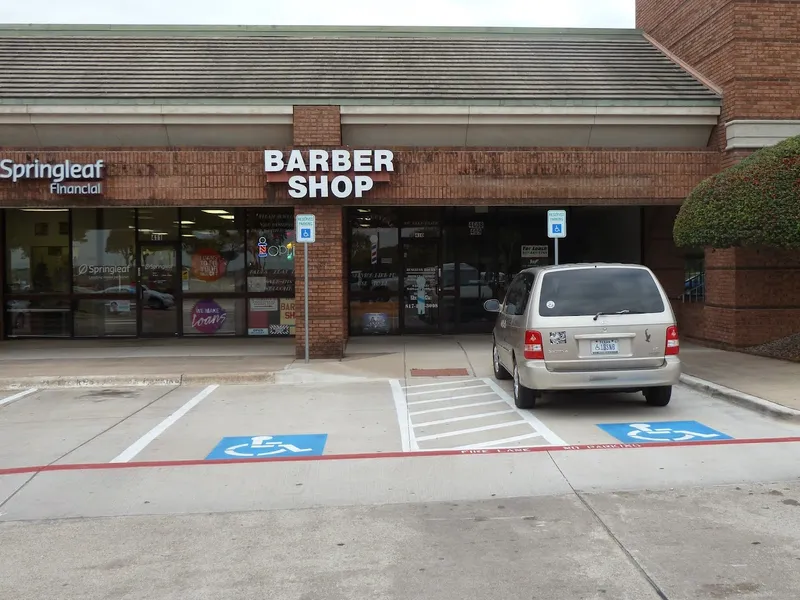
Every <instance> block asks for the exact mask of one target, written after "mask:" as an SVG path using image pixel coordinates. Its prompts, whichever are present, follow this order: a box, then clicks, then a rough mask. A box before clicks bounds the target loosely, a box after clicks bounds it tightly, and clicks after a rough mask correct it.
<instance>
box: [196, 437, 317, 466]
mask: <svg viewBox="0 0 800 600" xmlns="http://www.w3.org/2000/svg"><path fill="white" fill-rule="evenodd" d="M327 441H328V434H327V433H315V434H310V435H256V436H249V437H226V438H222V441H221V442H220V443H219V444H217V446H216V447H215V448H214V449H213V450H212V451H211V453H210V454H209V455H208V456H206V460H225V459H228V460H230V459H232V458H267V457H271V456H275V457H286V456H320V455H321V454H322V452H323V451H324V450H325V442H327Z"/></svg>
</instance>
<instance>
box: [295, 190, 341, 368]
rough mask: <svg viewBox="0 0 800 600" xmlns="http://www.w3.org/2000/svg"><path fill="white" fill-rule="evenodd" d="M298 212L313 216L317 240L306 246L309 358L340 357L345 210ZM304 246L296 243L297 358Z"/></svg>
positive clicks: (301, 341)
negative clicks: (307, 252) (307, 251)
mask: <svg viewBox="0 0 800 600" xmlns="http://www.w3.org/2000/svg"><path fill="white" fill-rule="evenodd" d="M297 213H312V214H314V215H315V216H316V227H317V231H316V241H315V242H314V243H313V244H309V245H310V246H311V247H310V248H309V255H308V278H309V282H308V283H309V296H308V315H309V352H308V353H309V356H310V357H312V358H341V357H342V356H344V347H345V340H346V338H347V320H346V315H347V312H346V311H345V305H344V304H343V302H342V298H345V297H346V296H347V288H346V287H345V279H344V274H345V264H346V263H345V249H346V243H345V236H344V235H342V232H343V231H344V227H345V224H344V209H343V208H342V207H341V206H319V205H316V206H297V207H295V214H297ZM305 249H306V245H305V244H299V247H298V251H297V254H296V255H295V277H296V279H295V282H296V283H295V286H296V290H297V292H296V300H295V332H296V338H295V340H296V345H295V348H296V353H297V357H298V358H300V357H303V356H305V333H304V332H305V329H304V325H305V323H304V314H305V313H304V306H303V297H304V296H303V294H304V293H305V289H304V281H303V276H304V273H305V271H304V263H303V253H304V252H305Z"/></svg>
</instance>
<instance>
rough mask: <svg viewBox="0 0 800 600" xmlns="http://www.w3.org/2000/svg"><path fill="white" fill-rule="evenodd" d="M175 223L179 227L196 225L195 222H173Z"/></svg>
mask: <svg viewBox="0 0 800 600" xmlns="http://www.w3.org/2000/svg"><path fill="white" fill-rule="evenodd" d="M173 223H177V224H178V225H194V223H195V222H194V221H173Z"/></svg>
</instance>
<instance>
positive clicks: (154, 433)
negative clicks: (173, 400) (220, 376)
mask: <svg viewBox="0 0 800 600" xmlns="http://www.w3.org/2000/svg"><path fill="white" fill-rule="evenodd" d="M218 387H219V385H216V384H215V385H210V386H208V387H207V388H205V389H204V390H203V391H202V392H200V393H199V394H197V395H196V396H195V397H194V398H192V399H191V400H189V401H188V402H187V403H186V404H184V405H183V406H181V407H180V408H179V409H178V410H176V411H175V412H174V413H172V414H171V415H170V416H168V417H167V418H166V419H164V420H163V421H161V423H159V424H158V425H156V426H155V427H153V428H152V429H151V430H150V431H148V432H147V433H145V434H144V435H143V436H142V437H140V438H139V439H138V440H136V441H135V442H134V443H133V444H131V445H130V446H128V448H126V449H125V450H123V451H122V453H121V454H120V455H119V456H117V457H116V458H114V459H113V460H112V461H111V462H112V463H126V462H128V461H130V460H131V459H132V458H133V457H135V456H136V455H137V454H139V452H141V451H142V450H144V449H145V448H146V447H147V445H148V444H149V443H150V442H152V441H153V440H154V439H156V438H157V437H158V436H159V435H161V434H162V433H164V432H165V431H166V430H167V429H168V428H169V427H170V426H171V425H173V424H174V423H175V422H176V421H177V420H178V419H180V418H181V417H182V416H183V415H185V414H186V413H187V412H189V411H190V410H192V409H193V408H194V407H195V406H197V405H198V404H200V402H202V401H203V399H205V398H206V397H208V396H209V395H210V394H211V392H213V391H214V390H215V389H217V388H218Z"/></svg>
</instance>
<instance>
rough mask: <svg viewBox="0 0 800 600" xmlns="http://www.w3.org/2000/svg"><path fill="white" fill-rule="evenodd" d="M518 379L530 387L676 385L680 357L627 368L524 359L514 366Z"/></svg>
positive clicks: (594, 388) (608, 388)
mask: <svg viewBox="0 0 800 600" xmlns="http://www.w3.org/2000/svg"><path fill="white" fill-rule="evenodd" d="M517 368H518V369H519V379H520V383H521V384H522V385H523V386H525V387H526V388H529V389H532V390H617V389H618V390H632V391H633V390H641V389H643V388H647V387H658V386H667V385H677V384H678V382H679V381H680V377H681V361H680V359H679V358H678V357H677V356H667V357H665V362H664V365H662V366H661V367H658V368H656V369H631V370H628V371H567V372H564V371H549V370H548V369H547V367H546V366H545V363H544V361H540V360H528V361H523V362H522V363H521V364H519V365H518V366H517Z"/></svg>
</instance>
